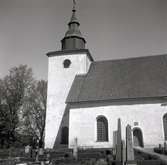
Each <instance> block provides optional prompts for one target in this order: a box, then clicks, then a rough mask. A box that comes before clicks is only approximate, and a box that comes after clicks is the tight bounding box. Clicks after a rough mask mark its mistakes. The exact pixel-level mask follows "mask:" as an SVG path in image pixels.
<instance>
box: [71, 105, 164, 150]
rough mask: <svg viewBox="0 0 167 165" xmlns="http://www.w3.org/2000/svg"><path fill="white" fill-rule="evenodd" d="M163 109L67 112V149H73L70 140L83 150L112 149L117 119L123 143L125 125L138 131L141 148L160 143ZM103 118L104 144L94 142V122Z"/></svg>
mask: <svg viewBox="0 0 167 165" xmlns="http://www.w3.org/2000/svg"><path fill="white" fill-rule="evenodd" d="M166 112H167V107H165V106H161V104H160V103H156V104H151V103H149V104H132V105H109V106H98V107H87V108H73V109H70V128H69V130H70V132H69V147H70V148H71V147H73V142H74V138H75V137H77V139H78V145H79V146H80V147H83V148H101V147H112V144H113V131H115V130H116V129H117V120H118V118H121V122H122V138H123V139H124V140H125V127H126V125H127V124H130V125H131V126H132V129H133V128H134V127H139V128H141V130H142V133H143V140H144V147H152V146H157V145H158V144H159V143H163V140H164V129H163V120H162V118H163V115H164V114H165V113H166ZM99 115H103V116H105V117H106V118H107V119H108V131H109V141H108V142H97V141H96V139H97V133H96V130H97V128H96V118H97V117H98V116H99Z"/></svg>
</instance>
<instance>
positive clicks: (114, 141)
mask: <svg viewBox="0 0 167 165" xmlns="http://www.w3.org/2000/svg"><path fill="white" fill-rule="evenodd" d="M116 145H117V131H114V132H113V155H116Z"/></svg>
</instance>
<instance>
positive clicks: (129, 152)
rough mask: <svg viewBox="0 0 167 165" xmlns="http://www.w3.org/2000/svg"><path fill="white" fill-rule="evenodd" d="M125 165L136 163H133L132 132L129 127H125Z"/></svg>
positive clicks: (134, 163) (134, 164)
mask: <svg viewBox="0 0 167 165" xmlns="http://www.w3.org/2000/svg"><path fill="white" fill-rule="evenodd" d="M126 162H127V163H126V164H127V165H130V164H131V165H136V164H137V163H136V162H135V161H134V150H133V143H132V131H131V126H130V125H127V126H126Z"/></svg>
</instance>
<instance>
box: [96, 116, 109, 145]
mask: <svg viewBox="0 0 167 165" xmlns="http://www.w3.org/2000/svg"><path fill="white" fill-rule="evenodd" d="M97 141H100V142H104V141H108V121H107V119H106V118H105V117H104V116H99V117H97Z"/></svg>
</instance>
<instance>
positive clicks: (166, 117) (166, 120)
mask: <svg viewBox="0 0 167 165" xmlns="http://www.w3.org/2000/svg"><path fill="white" fill-rule="evenodd" d="M163 125H164V137H165V140H167V113H166V114H165V115H164V116H163Z"/></svg>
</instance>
